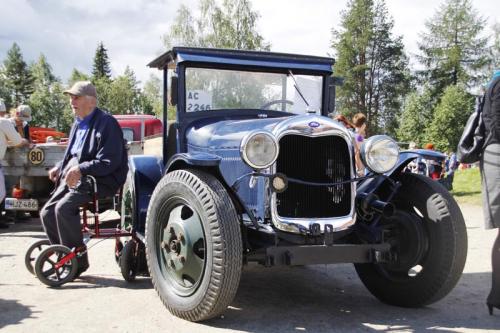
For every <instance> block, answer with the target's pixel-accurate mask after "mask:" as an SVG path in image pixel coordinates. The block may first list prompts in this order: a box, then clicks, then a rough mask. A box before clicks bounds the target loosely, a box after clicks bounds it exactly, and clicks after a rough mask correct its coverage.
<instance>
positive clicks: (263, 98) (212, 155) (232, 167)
mask: <svg viewBox="0 0 500 333" xmlns="http://www.w3.org/2000/svg"><path fill="white" fill-rule="evenodd" d="M149 66H150V67H152V68H157V69H159V70H162V71H163V81H164V91H165V93H164V110H165V112H164V114H165V115H166V114H167V112H166V111H167V108H168V107H172V106H175V108H176V112H177V113H176V114H177V116H176V120H175V122H173V123H171V124H170V125H169V126H168V127H167V126H165V128H164V140H163V158H162V159H158V158H156V157H154V156H132V157H131V158H130V173H129V177H128V181H127V184H126V186H125V189H124V195H125V197H128V198H129V200H123V205H124V206H123V207H122V212H123V214H122V219H123V221H122V223H123V224H124V227H130V228H132V229H133V230H134V232H135V233H136V234H137V238H138V239H140V240H142V241H143V242H144V244H145V245H144V246H145V248H144V251H145V255H146V257H147V266H148V269H149V273H150V275H151V277H152V282H153V284H154V287H155V289H156V291H157V292H158V295H159V296H160V298H161V300H162V301H163V303H164V304H165V306H166V307H167V308H168V309H169V311H170V312H171V313H173V314H174V315H176V316H179V317H181V318H184V319H186V320H190V321H202V320H206V319H209V318H212V317H214V316H217V315H220V314H221V313H222V312H223V311H224V310H225V309H226V307H227V306H228V305H229V304H230V303H231V301H232V300H233V297H234V295H235V294H236V291H237V289H238V284H239V281H240V275H241V272H242V266H243V265H245V264H246V263H248V262H258V263H260V264H262V265H265V266H277V265H310V264H334V263H354V265H355V268H356V271H357V273H358V275H359V277H360V279H361V281H362V282H363V283H364V284H365V286H366V287H367V288H368V290H369V291H370V292H371V293H372V294H373V295H374V296H375V297H377V298H378V299H380V300H381V301H382V302H385V303H388V304H392V305H397V306H403V307H418V306H424V305H426V304H430V303H433V302H435V301H437V300H439V299H441V298H442V297H444V296H446V295H447V294H448V293H449V292H450V290H451V289H452V288H453V287H454V286H455V284H456V283H457V281H458V279H459V278H460V276H461V273H462V270H463V267H464V264H465V259H466V255H467V234H466V228H465V223H464V219H463V217H462V214H461V212H460V209H459V207H458V205H457V203H456V202H455V200H454V199H453V198H452V197H451V196H450V194H449V193H448V192H447V191H446V190H445V189H444V188H443V187H442V186H441V185H440V184H438V183H436V182H433V181H432V180H430V179H429V178H426V177H423V176H420V175H415V174H411V173H404V172H403V169H404V168H405V166H406V165H407V164H408V163H409V162H410V161H412V160H413V159H415V158H416V157H417V154H415V153H410V152H400V151H399V149H398V146H397V144H396V143H395V142H394V140H392V139H391V138H389V137H388V136H384V135H377V136H373V137H371V138H369V139H367V140H365V142H364V143H363V146H362V147H361V151H360V155H361V159H362V161H363V163H364V165H365V166H366V168H367V170H368V173H367V174H366V176H363V177H357V176H356V168H355V154H356V150H355V144H356V143H355V141H354V136H353V133H352V132H350V131H349V130H347V129H346V128H345V127H344V126H343V125H342V124H340V123H338V122H337V121H335V120H333V119H332V118H330V117H329V116H331V115H332V114H333V113H334V105H335V104H334V103H335V79H334V78H333V77H332V73H333V66H334V60H333V59H331V58H326V57H315V56H305V55H295V54H280V53H271V52H255V51H237V50H220V49H205V48H186V47H177V48H173V49H172V50H171V51H169V52H167V53H165V54H163V55H161V56H160V57H158V58H157V59H155V60H154V61H152V62H151V63H150V64H149ZM164 123H166V119H165V121H164ZM129 248H130V247H129ZM136 248H138V247H137V246H136ZM333 301H334V300H333Z"/></svg>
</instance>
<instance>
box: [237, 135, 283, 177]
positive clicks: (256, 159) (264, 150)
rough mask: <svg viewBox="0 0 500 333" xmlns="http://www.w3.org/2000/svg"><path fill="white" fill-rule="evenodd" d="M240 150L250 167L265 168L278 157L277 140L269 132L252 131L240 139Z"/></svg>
mask: <svg viewBox="0 0 500 333" xmlns="http://www.w3.org/2000/svg"><path fill="white" fill-rule="evenodd" d="M240 151H241V156H242V157H243V160H244V161H245V162H246V163H247V164H248V165H249V166H250V167H251V168H253V169H265V168H267V167H269V166H270V165H271V164H273V163H274V161H276V158H278V142H277V141H276V138H275V137H274V135H272V134H271V133H269V132H264V131H259V132H252V133H250V134H248V135H247V136H246V137H245V138H243V140H242V141H241V147H240Z"/></svg>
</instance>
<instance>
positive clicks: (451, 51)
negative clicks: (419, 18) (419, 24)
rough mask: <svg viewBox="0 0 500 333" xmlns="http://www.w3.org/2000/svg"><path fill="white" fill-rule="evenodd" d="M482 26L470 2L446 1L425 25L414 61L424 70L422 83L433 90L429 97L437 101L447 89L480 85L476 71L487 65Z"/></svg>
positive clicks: (480, 19) (487, 59) (482, 22)
mask: <svg viewBox="0 0 500 333" xmlns="http://www.w3.org/2000/svg"><path fill="white" fill-rule="evenodd" d="M484 25H485V21H484V20H483V19H482V18H481V17H479V16H478V14H477V12H476V10H475V9H474V8H473V7H472V2H471V1H470V0H446V1H445V2H444V4H443V5H441V7H440V8H439V10H438V11H437V12H436V13H435V15H434V17H433V18H432V19H431V20H428V21H427V22H426V24H425V26H426V28H427V31H426V32H424V33H422V34H421V40H420V42H419V43H418V46H419V49H420V51H421V54H420V55H419V56H418V59H419V61H420V62H421V63H422V64H423V65H424V66H425V69H424V70H422V71H421V73H420V74H421V76H422V79H424V80H425V81H426V82H428V83H429V84H430V85H431V86H433V87H434V92H433V96H435V97H439V96H440V95H441V94H442V92H443V91H444V89H445V88H446V87H447V86H449V85H457V84H461V85H464V86H466V87H474V86H477V84H480V83H483V81H484V80H485V78H484V77H483V76H482V75H481V72H480V71H479V70H480V69H481V68H484V67H485V66H486V65H487V64H488V62H489V61H490V60H489V58H488V52H487V48H486V44H487V38H486V37H484V38H483V37H480V36H481V32H482V30H483V28H484Z"/></svg>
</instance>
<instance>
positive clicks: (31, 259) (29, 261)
mask: <svg viewBox="0 0 500 333" xmlns="http://www.w3.org/2000/svg"><path fill="white" fill-rule="evenodd" d="M48 246H50V241H49V240H48V239H41V240H38V241H36V242H34V243H33V244H31V246H30V247H29V248H28V250H27V251H26V254H25V255H24V264H25V265H26V269H27V270H28V272H30V273H31V274H35V260H36V258H37V257H38V255H40V253H41V252H42V251H43V249H45V248H47V247H48Z"/></svg>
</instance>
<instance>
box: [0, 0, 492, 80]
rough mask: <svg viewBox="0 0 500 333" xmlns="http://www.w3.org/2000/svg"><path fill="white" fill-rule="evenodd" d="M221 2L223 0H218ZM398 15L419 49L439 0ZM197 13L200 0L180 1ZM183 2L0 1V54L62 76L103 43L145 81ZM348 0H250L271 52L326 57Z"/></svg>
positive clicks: (483, 10) (118, 65)
mask: <svg viewBox="0 0 500 333" xmlns="http://www.w3.org/2000/svg"><path fill="white" fill-rule="evenodd" d="M217 1H220V0H217ZM386 2H387V7H388V10H389V13H390V14H391V15H392V16H393V18H394V19H395V30H394V33H395V34H397V35H403V36H404V42H405V45H406V47H407V50H409V51H410V52H413V53H414V52H416V41H417V39H418V33H419V32H421V31H423V30H424V21H425V20H426V19H428V18H430V17H431V16H432V15H433V13H434V12H435V11H436V9H437V7H438V6H439V3H440V1H435V0H434V1H433V0H419V1H412V2H410V1H400V0H386ZM182 3H183V4H185V5H186V6H188V7H189V8H192V10H193V11H197V9H198V8H197V4H198V1H197V0H183V1H182ZM180 4H181V0H86V1H71V0H43V1H39V0H0V13H1V19H0V60H3V59H4V58H5V55H6V53H7V50H8V49H9V48H10V47H11V46H12V43H13V42H16V43H18V45H19V46H20V47H21V51H22V53H23V56H24V59H25V61H27V62H31V61H35V60H36V59H37V58H38V56H39V54H40V53H43V54H45V56H46V57H47V59H48V61H49V63H50V64H51V65H52V67H53V70H54V72H55V73H56V75H58V76H59V77H61V78H62V79H63V80H66V79H67V78H68V76H69V74H70V73H71V70H72V69H73V68H76V69H78V70H80V71H83V72H86V73H90V72H91V70H92V60H93V57H94V53H95V49H96V47H97V44H98V42H100V41H102V42H103V43H104V45H105V47H106V48H107V49H108V55H109V57H110V60H111V67H112V71H113V75H119V74H122V73H123V71H124V69H125V67H126V66H127V65H129V66H130V67H131V68H132V69H133V70H134V72H135V73H136V75H137V78H138V79H139V80H140V81H142V82H144V81H146V80H147V79H148V77H149V75H150V73H156V74H159V72H158V71H157V70H151V69H148V68H147V67H146V65H147V63H149V62H150V61H151V60H153V59H154V58H156V57H157V56H158V55H159V54H160V53H162V52H164V51H165V50H164V49H163V45H162V42H161V36H162V35H163V34H165V33H166V32H167V31H168V27H169V25H170V24H171V22H172V20H173V19H174V17H175V14H176V12H177V9H178V8H179V6H180ZM346 4H347V0H337V1H334V0H315V1H307V0H273V1H269V0H253V1H252V6H253V9H254V10H257V11H258V12H259V13H260V15H261V18H260V20H259V21H258V26H259V31H260V33H261V34H262V35H263V36H264V38H265V40H266V41H269V42H271V44H272V50H273V51H276V52H291V53H303V54H311V55H320V56H324V55H327V54H328V53H332V50H331V49H330V44H331V30H332V28H334V27H335V28H338V26H339V23H340V12H341V11H342V10H344V9H345V7H346ZM474 6H475V8H476V9H477V10H478V11H479V13H480V14H481V15H483V16H485V18H488V25H491V24H492V23H493V21H494V20H495V18H496V19H497V20H498V17H495V15H494V14H493V13H497V12H498V8H496V7H497V6H496V1H493V0H475V1H474Z"/></svg>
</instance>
